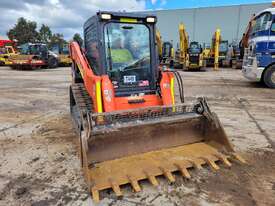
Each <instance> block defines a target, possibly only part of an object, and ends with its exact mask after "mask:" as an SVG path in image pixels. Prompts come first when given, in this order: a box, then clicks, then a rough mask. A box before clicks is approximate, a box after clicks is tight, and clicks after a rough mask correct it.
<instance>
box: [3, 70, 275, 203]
mask: <svg viewBox="0 0 275 206" xmlns="http://www.w3.org/2000/svg"><path fill="white" fill-rule="evenodd" d="M181 74H182V76H183V79H184V87H185V95H186V100H187V101H189V100H194V98H195V97H196V96H206V97H208V100H209V103H210V106H211V109H212V110H213V111H215V112H216V113H217V114H218V116H219V118H220V120H221V122H222V123H223V125H224V127H225V130H226V132H227V134H228V136H229V138H230V140H231V141H232V143H233V145H234V146H235V148H236V150H237V151H238V152H239V153H240V154H241V155H242V156H243V157H244V158H245V159H246V160H247V162H248V164H247V165H242V164H238V163H234V164H233V166H232V167H231V168H226V167H225V166H223V165H220V167H221V169H220V170H219V171H218V172H212V171H211V170H210V169H209V168H207V167H205V168H204V169H202V170H200V171H197V170H193V171H191V175H192V179H191V180H186V179H184V178H182V177H181V176H180V175H179V174H175V176H176V183H174V184H168V182H167V180H166V179H165V178H161V177H160V178H159V179H158V180H159V181H160V186H158V187H153V186H151V185H150V184H149V183H148V182H147V181H144V182H141V186H142V188H143V190H142V192H139V193H132V192H131V188H130V186H125V187H123V188H122V190H123V193H124V194H125V195H124V196H123V198H120V199H117V198H116V197H115V195H114V193H113V192H112V191H104V192H103V193H101V196H102V197H103V200H102V201H101V202H100V204H99V205H110V206H111V205H112V206H114V205H115V206H121V205H125V206H135V205H148V206H149V205H150V206H151V205H156V206H159V205H163V206H175V205H188V206H189V205H195V206H196V205H203V206H215V205H225V206H229V205H275V155H274V149H275V90H271V89H268V88H265V87H264V86H262V85H261V84H256V83H250V82H249V81H247V80H245V79H244V78H243V77H242V75H241V71H239V70H232V69H222V70H221V71H219V72H214V71H211V70H210V69H208V71H207V72H181ZM69 83H70V69H69V68H58V69H51V70H37V71H14V70H10V69H9V68H8V67H0V206H8V205H11V206H48V205H60V206H61V205H72V206H77V205H95V204H94V203H93V202H92V201H91V199H90V198H89V194H88V190H87V187H86V184H85V182H84V179H83V175H82V171H81V170H80V165H79V158H78V155H77V148H78V147H77V139H76V136H75V134H74V132H73V129H72V124H71V120H70V115H69V105H68V104H69V101H68V86H69Z"/></svg>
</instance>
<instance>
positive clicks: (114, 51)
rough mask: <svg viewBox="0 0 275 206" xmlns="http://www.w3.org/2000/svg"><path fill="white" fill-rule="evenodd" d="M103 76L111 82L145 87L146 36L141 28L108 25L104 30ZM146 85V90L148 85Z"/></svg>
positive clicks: (117, 24)
mask: <svg viewBox="0 0 275 206" xmlns="http://www.w3.org/2000/svg"><path fill="white" fill-rule="evenodd" d="M104 38H105V52H106V63H107V72H108V75H109V76H110V78H111V80H112V82H113V83H114V82H118V83H119V84H124V85H127V84H135V83H139V82H140V81H142V82H144V81H146V82H147V83H148V84H149V78H148V77H149V75H148V74H149V72H150V62H151V60H150V41H149V40H150V36H149V29H148V27H147V26H146V25H143V24H130V23H113V22H111V23H108V24H106V26H105V27H104ZM147 83H146V85H147V86H148V84H147Z"/></svg>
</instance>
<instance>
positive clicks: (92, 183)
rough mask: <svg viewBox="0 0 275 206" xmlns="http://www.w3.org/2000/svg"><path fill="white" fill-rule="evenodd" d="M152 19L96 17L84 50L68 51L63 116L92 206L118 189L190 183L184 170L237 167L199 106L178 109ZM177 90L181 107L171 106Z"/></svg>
mask: <svg viewBox="0 0 275 206" xmlns="http://www.w3.org/2000/svg"><path fill="white" fill-rule="evenodd" d="M156 21H157V19H156V17H155V16H153V15H147V14H140V13H126V12H98V13H97V14H96V15H95V16H93V17H91V18H90V19H88V21H87V22H86V23H85V24H84V42H85V49H82V48H80V47H79V45H78V44H77V43H76V42H72V43H71V44H70V54H71V57H72V84H71V86H70V110H71V115H72V119H73V123H74V126H75V129H76V133H77V134H78V137H79V144H80V158H81V163H82V168H83V171H84V174H85V178H86V180H87V182H88V185H89V189H90V191H91V194H92V196H93V199H94V200H95V201H99V200H100V194H99V192H100V191H102V190H105V189H109V188H111V189H113V191H114V192H115V194H116V195H117V196H120V195H122V191H121V187H120V186H121V185H124V184H131V185H132V187H133V190H134V191H136V192H138V191H140V190H141V186H140V184H139V181H140V180H143V179H148V180H149V181H150V182H151V183H152V184H153V185H157V184H158V181H157V178H156V177H157V176H159V175H164V176H165V177H167V179H168V180H169V181H171V182H174V181H175V178H174V175H173V172H175V171H180V172H181V173H182V175H183V176H184V177H186V178H190V177H191V176H190V173H189V171H188V168H192V167H195V168H201V167H202V165H209V166H211V168H213V169H214V170H217V169H219V166H218V164H216V163H217V162H223V163H224V164H225V165H227V166H231V163H230V159H233V158H235V159H238V160H239V161H243V159H242V158H240V157H239V156H238V155H237V154H236V153H235V152H234V150H233V148H232V146H231V144H230V142H229V140H228V138H227V136H226V134H225V131H224V129H223V127H222V125H221V123H220V121H219V119H218V118H217V116H216V114H215V113H213V112H211V111H210V109H209V107H208V105H207V102H206V100H205V99H204V98H198V99H197V101H196V102H194V103H193V104H191V103H189V104H188V103H185V102H184V97H183V84H182V80H181V77H180V75H179V73H177V72H174V71H170V70H162V68H161V67H160V66H159V64H158V58H157V49H156V43H155V42H156V29H155V24H156ZM176 82H177V83H178V85H179V86H178V89H179V94H180V97H181V98H180V100H181V103H179V104H176V103H175V93H174V90H175V88H174V84H175V83H176Z"/></svg>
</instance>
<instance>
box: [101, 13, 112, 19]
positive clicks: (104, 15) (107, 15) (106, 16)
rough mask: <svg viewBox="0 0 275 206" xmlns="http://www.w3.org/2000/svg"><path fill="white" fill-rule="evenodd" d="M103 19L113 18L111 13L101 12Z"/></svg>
mask: <svg viewBox="0 0 275 206" xmlns="http://www.w3.org/2000/svg"><path fill="white" fill-rule="evenodd" d="M101 19H106V20H109V19H111V14H101Z"/></svg>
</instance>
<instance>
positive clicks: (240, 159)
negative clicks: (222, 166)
mask: <svg viewBox="0 0 275 206" xmlns="http://www.w3.org/2000/svg"><path fill="white" fill-rule="evenodd" d="M232 156H233V157H234V158H235V159H237V160H239V161H240V162H241V163H244V164H246V161H245V160H244V158H242V157H241V156H240V155H239V154H237V153H232Z"/></svg>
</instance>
